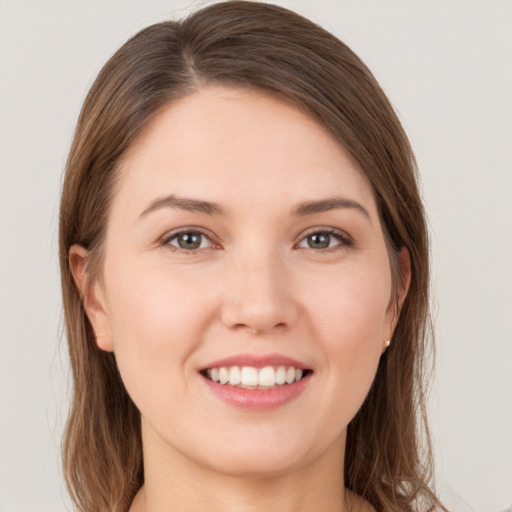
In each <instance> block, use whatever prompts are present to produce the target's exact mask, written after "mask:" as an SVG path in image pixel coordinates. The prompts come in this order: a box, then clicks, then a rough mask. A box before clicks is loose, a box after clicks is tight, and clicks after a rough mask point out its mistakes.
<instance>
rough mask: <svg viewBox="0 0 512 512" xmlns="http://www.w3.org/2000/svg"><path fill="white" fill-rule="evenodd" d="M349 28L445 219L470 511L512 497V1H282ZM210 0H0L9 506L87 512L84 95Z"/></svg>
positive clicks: (1, 261) (23, 510)
mask: <svg viewBox="0 0 512 512" xmlns="http://www.w3.org/2000/svg"><path fill="white" fill-rule="evenodd" d="M277 3H280V4H281V5H285V6H287V7H289V8H291V9H294V10H296V11H298V12H300V13H302V14H305V15H306V16H307V17H309V18H311V19H313V20H314V21H316V22H318V23H319V24H321V25H323V26H324V27H325V28H327V29H329V30H330V31H332V32H334V33H335V34H336V35H337V36H338V37H340V38H341V39H342V40H343V41H345V42H346V43H347V44H348V45H349V46H351V47H352V49H354V50H355V52H356V53H357V54H358V55H359V56H360V57H361V58H362V59H363V60H364V61H365V62H366V64H367V65H368V66H369V67H370V69H371V70H372V71H373V72H374V73H375V75H376V76H377V78H378V79H379V80H380V82H381V84H382V86H383V88H384V90H385V91H386V93H387V94H388V96H389V98H390V99H391V102H392V103H393V104H394V106H395V107H396V110H397V111H398V114H399V116H400V119H401V120H402V122H403V123H404V126H405V128H406V130H407V132H408V134H409V136H410V138H411V141H412V144H413V146H414V148H415V151H416V155H417V158H418V162H419V166H420V170H421V175H422V182H423V183H422V189H423V194H424V197H425V202H426V205H427V209H428V213H429V217H430V223H431V229H432V253H433V258H434V280H435V297H434V305H435V308H436V310H437V318H436V334H437V343H438V358H437V372H436V380H435V385H434V387H433V391H432V395H431V403H430V413H431V421H432V431H433V434H434V439H435V449H436V453H437V466H438V481H439V485H440V487H441V490H442V493H443V495H444V496H445V497H446V499H447V502H448V503H450V506H452V507H453V510H455V511H457V512H467V511H474V512H502V511H504V510H507V509H508V510H510V509H509V508H508V507H511V506H512V222H511V221H512V151H511V145H512V144H511V142H512V2H510V1H509V0H481V1H471V0H464V1H456V0H438V1H436V0H402V1H391V0H384V1H382V0H380V1H378V0H377V1H369V0H357V1H347V0H337V1H335V0H332V1H327V0H315V1H312V0H310V1H306V0H303V1H299V0H289V1H281V2H277ZM203 4H204V2H197V1H196V2H190V1H177V0H168V1H156V0H146V1H143V0H139V1H128V0H124V1H105V0H102V1H99V0H89V1H77V0H73V1H71V0H68V1H60V2H57V1H42V0H33V1H28V0H26V1H22V0H12V1H8V0H0V415H1V416H0V511H1V512H33V511H38V512H50V511H51V512H59V511H65V510H69V500H68V498H67V497H66V492H65V490H64V486H63V482H62V477H61V475H60V470H59V443H60V436H61V432H62V426H63V422H64V418H65V413H66V409H67V393H68V388H69V375H68V364H67V352H66V347H65V343H64V342H63V341H59V332H60V325H61V321H62V320H61V299H60V289H59V276H58V262H57V220H58V201H59V190H60V186H61V178H62V171H63V168H64V163H65V159H66V155H67V151H68V149H69V145H70V141H71V137H72V132H73V129H74V124H75V122H76V119H77V116H78V112H79V109H80V106H81V102H82V101H83V99H84V96H85V94H86V91H87V89H88V87H89V86H90V85H91V83H92V81H93V79H94V77H95V75H96V73H97V72H98V71H99V69H100V67H101V66H102V65H103V63H104V62H105V61H106V59H107V58H108V57H109V56H110V55H111V54H112V53H113V52H114V50H116V49H117V48H118V47H119V46H120V45H121V44H122V43H123V42H124V41H125V40H126V39H127V38H128V37H129V36H130V35H132V34H134V33H135V32H136V31H138V30H139V29H141V28H142V27H144V26H146V25H148V24H150V23H153V22H156V21H160V20H165V19H168V18H170V17H173V18H179V17H182V16H184V15H185V14H186V13H187V12H189V11H190V10H191V9H193V8H196V7H198V6H200V5H203Z"/></svg>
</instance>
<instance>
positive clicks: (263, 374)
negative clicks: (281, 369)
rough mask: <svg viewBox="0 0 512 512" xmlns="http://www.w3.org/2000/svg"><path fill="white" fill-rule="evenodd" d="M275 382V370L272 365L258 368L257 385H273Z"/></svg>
mask: <svg viewBox="0 0 512 512" xmlns="http://www.w3.org/2000/svg"><path fill="white" fill-rule="evenodd" d="M275 384H276V372H275V371H274V368H272V366H265V368H262V369H261V370H260V373H259V376H258V386H265V387H270V386H275Z"/></svg>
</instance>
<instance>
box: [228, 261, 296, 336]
mask: <svg viewBox="0 0 512 512" xmlns="http://www.w3.org/2000/svg"><path fill="white" fill-rule="evenodd" d="M234 259H235V258H234ZM284 267H285V265H284V264H283V262H282V261H280V259H279V257H277V256H276V255H275V254H267V255H264V254H261V252H260V254H256V255H255V254H251V255H248V256H247V257H240V258H236V261H233V262H232V264H231V265H230V266H229V269H228V270H227V274H228V276H227V279H226V287H225V291H224V301H223V305H222V311H221V317H222V322H223V323H224V325H225V326H226V327H228V328H229V329H242V330H243V329H245V330H247V331H248V332H250V333H251V334H265V333H273V332H276V331H285V330H288V329H290V328H291V327H292V326H293V325H294V324H295V323H296V322H297V320H298V318H299V308H298V303H297V302H296V298H295V297H294V296H293V287H292V283H291V279H290V278H289V272H287V270H286V268H284Z"/></svg>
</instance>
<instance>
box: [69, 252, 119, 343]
mask: <svg viewBox="0 0 512 512" xmlns="http://www.w3.org/2000/svg"><path fill="white" fill-rule="evenodd" d="M89 258H90V253H89V251H88V250H87V249H85V248H84V247H82V246H81V245H76V244H75V245H73V246H71V248H70V249H69V266H70V268H71V273H72V274H73V279H74V280H75V283H76V286H77V287H78V290H79V291H80V295H81V296H82V301H83V304H84V308H85V312H86V313H87V317H88V318H89V321H90V322H91V325H92V328H93V330H94V334H95V336H96V344H97V345H98V347H99V348H100V349H101V350H105V351H107V352H112V351H113V350H114V347H113V343H112V335H111V329H110V321H109V317H108V314H107V308H106V302H105V294H104V291H103V288H102V286H101V283H100V282H99V281H98V280H97V279H94V280H92V278H91V276H90V274H89V273H88V270H87V263H88V261H89Z"/></svg>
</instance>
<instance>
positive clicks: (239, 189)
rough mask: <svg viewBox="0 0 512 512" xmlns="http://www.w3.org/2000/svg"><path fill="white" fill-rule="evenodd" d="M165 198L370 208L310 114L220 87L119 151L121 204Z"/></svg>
mask: <svg viewBox="0 0 512 512" xmlns="http://www.w3.org/2000/svg"><path fill="white" fill-rule="evenodd" d="M166 193H168V194H170V193H174V194H178V195H184V196H191V197H198V196H199V197H201V198H202V199H206V200H211V201H215V202H220V203H223V204H226V206H227V209H229V208H230V207H233V208H234V209H236V208H237V207H238V208H244V207H245V208H247V207H248V206H249V205H251V206H252V207H258V208H263V209H264V210H266V211H268V210H269V208H270V206H271V205H276V206H277V205H279V204H284V203H286V202H287V201H288V202H290V201H300V200H307V199H312V198H315V197H316V196H322V197H325V196H329V195H331V196H332V195H334V194H343V195H346V196H350V198H351V199H354V200H358V201H364V202H366V203H367V205H368V206H369V207H370V208H375V204H374V198H373V193H372V190H371V186H370V184H369V182H368V180H367V179H366V177H365V176H364V174H363V172H362V171H361V169H360V168H359V167H358V165H357V164H356V163H355V161H354V160H353V159H352V158H351V156H350V155H349V154H348V152H347V151H346V150H345V149H344V148H343V147H342V146H341V145H340V144H339V143H338V142H337V141H336V140H335V139H334V138H333V137H332V136H331V134H330V133H329V132H328V131H327V130H326V129H325V128H324V127H323V126H322V125H320V124H319V123H318V122H317V121H315V120H314V119H313V118H312V117H311V116H309V115H307V114H305V113H304V112H303V111H301V110H299V109H298V108H297V107H295V106H294V105H292V104H290V103H287V102H285V101H283V100H281V99H278V98H276V97H272V96H270V95H268V94H265V93H262V92H259V91H254V90H249V89H234V88H228V87H220V86H215V87H208V88H206V89H202V90H200V91H198V92H195V93H194V94H191V95H190V96H187V97H185V98H183V99H181V100H178V101H176V102H174V103H172V104H170V105H168V106H167V107H165V108H164V109H163V110H162V111H161V112H160V113H159V114H158V115H157V116H156V117H155V118H154V119H153V120H152V122H151V123H150V124H149V125H148V126H147V127H146V129H145V130H144V132H143V133H142V134H141V136H140V137H139V138H138V140H137V142H136V143H135V144H134V145H133V147H132V148H131V149H130V150H129V152H128V153H127V157H126V158H125V160H124V161H123V164H122V165H121V168H120V181H119V183H118V191H117V194H116V195H120V196H122V199H123V201H122V202H123V203H125V205H126V204H131V205H133V206H137V207H138V208H139V209H140V208H143V204H142V203H143V202H147V201H148V200H151V199H155V198H156V197H158V196H162V195H164V194H166ZM114 202H115V198H114Z"/></svg>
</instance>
